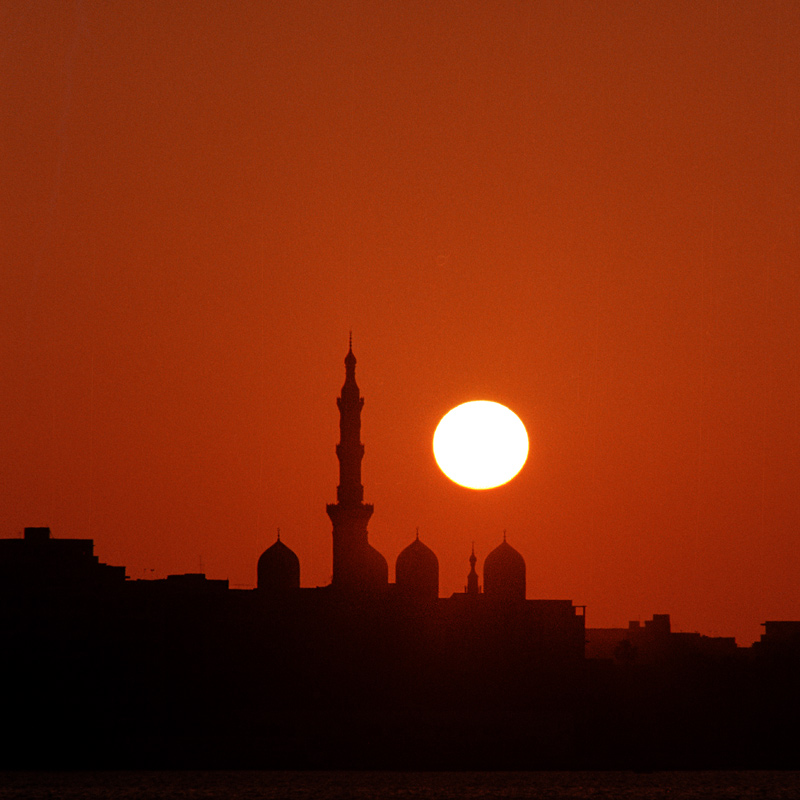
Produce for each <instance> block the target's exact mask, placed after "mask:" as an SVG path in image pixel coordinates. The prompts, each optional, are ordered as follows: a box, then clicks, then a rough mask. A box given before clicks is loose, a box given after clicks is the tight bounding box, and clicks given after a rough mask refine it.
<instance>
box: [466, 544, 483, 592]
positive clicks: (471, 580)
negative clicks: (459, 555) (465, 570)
mask: <svg viewBox="0 0 800 800" xmlns="http://www.w3.org/2000/svg"><path fill="white" fill-rule="evenodd" d="M477 562H478V559H477V558H475V542H473V543H472V555H470V557H469V575H467V594H480V592H481V587H480V586H479V585H478V573H477V572H475V564H476V563H477Z"/></svg>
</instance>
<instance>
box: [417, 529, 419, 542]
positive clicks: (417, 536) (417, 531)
mask: <svg viewBox="0 0 800 800" xmlns="http://www.w3.org/2000/svg"><path fill="white" fill-rule="evenodd" d="M417 541H419V525H417Z"/></svg>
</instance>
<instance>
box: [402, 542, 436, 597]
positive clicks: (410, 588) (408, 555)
mask: <svg viewBox="0 0 800 800" xmlns="http://www.w3.org/2000/svg"><path fill="white" fill-rule="evenodd" d="M394 574H395V583H396V584H397V590H398V592H400V593H401V594H403V595H404V596H406V597H418V598H425V599H428V600H435V599H436V598H437V597H438V596H439V559H438V558H436V553H434V552H433V550H431V549H430V547H428V546H427V545H424V544H423V543H422V542H421V541H420V540H419V536H417V538H416V539H415V540H414V541H413V542H411V544H410V545H409V546H408V547H406V548H405V550H403V551H402V552H401V553H400V555H399V556H397V563H396V564H395V569H394Z"/></svg>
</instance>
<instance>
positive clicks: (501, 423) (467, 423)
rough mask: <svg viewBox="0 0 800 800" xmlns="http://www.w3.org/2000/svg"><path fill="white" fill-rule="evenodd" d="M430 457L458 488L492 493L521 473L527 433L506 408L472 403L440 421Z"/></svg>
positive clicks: (495, 404)
mask: <svg viewBox="0 0 800 800" xmlns="http://www.w3.org/2000/svg"><path fill="white" fill-rule="evenodd" d="M433 455H434V457H435V458H436V463H437V464H438V465H439V467H440V469H441V470H442V472H444V474H445V475H447V477H448V478H450V480H451V481H453V482H454V483H457V484H459V486H466V487H467V488H468V489H493V488H494V487H495V486H501V485H502V484H504V483H508V481H510V480H511V479H512V478H513V477H514V476H515V475H516V474H517V473H518V472H519V471H520V470H521V469H522V467H523V465H524V464H525V461H526V459H527V458H528V433H527V431H526V430H525V426H524V425H523V424H522V420H521V419H520V418H519V417H518V416H517V415H516V414H515V413H514V412H513V411H512V410H511V409H510V408H506V407H505V406H503V405H500V403H493V402H491V401H490V400H473V401H472V402H469V403H462V404H461V405H460V406H456V407H455V408H453V409H451V410H450V411H448V412H447V413H446V414H445V415H444V416H443V417H442V419H441V421H440V422H439V424H438V426H437V427H436V432H435V433H434V434H433Z"/></svg>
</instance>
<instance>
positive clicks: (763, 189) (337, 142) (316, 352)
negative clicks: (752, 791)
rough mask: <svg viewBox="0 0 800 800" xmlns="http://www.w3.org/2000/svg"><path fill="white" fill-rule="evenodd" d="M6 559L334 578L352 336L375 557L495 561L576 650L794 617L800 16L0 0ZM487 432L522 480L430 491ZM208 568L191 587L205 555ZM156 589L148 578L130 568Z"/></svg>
mask: <svg viewBox="0 0 800 800" xmlns="http://www.w3.org/2000/svg"><path fill="white" fill-rule="evenodd" d="M0 31H2V39H1V40H0V65H1V66H2V73H1V76H0V108H2V109H3V111H2V117H1V119H2V125H1V126H0V137H1V138H0V148H1V149H0V180H1V181H2V187H3V198H4V199H3V202H2V209H1V210H0V226H1V227H0V248H1V249H0V263H1V264H2V282H0V292H2V306H1V307H2V323H0V331H1V332H2V336H0V400H1V401H2V404H1V405H0V536H5V537H8V536H14V535H18V534H19V532H20V531H21V529H22V527H23V526H24V525H50V526H51V527H52V528H53V532H54V535H56V536H60V537H91V538H94V539H95V542H96V547H95V551H96V553H97V554H98V555H99V557H100V559H101V560H102V561H105V562H107V563H112V564H124V565H126V566H127V567H128V574H129V575H131V576H132V577H144V576H153V575H155V576H163V575H166V574H168V573H174V572H193V571H198V570H200V569H201V568H202V569H203V570H204V571H206V572H207V573H208V575H209V576H210V577H215V578H229V579H230V581H231V584H232V585H237V586H238V585H242V586H252V585H253V584H254V581H255V564H256V559H257V557H258V554H259V553H260V552H261V550H262V549H263V548H264V547H265V546H266V545H268V544H269V543H271V542H272V541H273V540H274V535H275V534H274V532H275V529H276V527H278V526H280V528H281V530H282V532H283V536H282V538H283V540H284V541H285V542H286V543H287V544H288V545H289V546H291V547H292V548H293V549H294V550H295V551H296V552H297V553H298V555H299V556H300V559H301V564H302V573H301V580H302V583H303V584H304V585H318V584H324V583H327V582H328V580H329V578H330V571H331V546H330V523H329V520H328V518H327V516H326V514H325V504H326V503H327V502H333V501H335V499H336V482H337V463H336V458H335V453H334V445H335V442H336V439H337V434H338V417H337V409H336V405H335V397H336V396H337V394H338V393H339V390H340V388H341V384H342V382H343V379H344V367H343V363H342V360H343V358H344V355H345V352H346V350H347V334H348V330H349V329H350V328H352V329H353V336H354V349H355V352H356V355H357V357H358V372H357V376H358V381H359V385H360V387H361V391H362V394H363V395H364V397H365V398H366V403H365V407H364V412H363V417H362V422H363V428H362V434H363V441H364V443H365V445H366V456H365V459H364V464H363V476H364V485H365V500H366V501H367V502H373V503H374V504H375V514H374V516H373V518H372V521H371V523H370V537H371V541H372V543H373V544H374V545H375V546H376V547H377V548H378V549H379V550H380V551H381V552H383V553H384V555H385V556H386V557H387V559H388V560H389V563H390V579H393V565H394V560H395V558H396V556H397V554H398V552H399V551H400V550H401V549H402V548H403V547H404V546H405V545H406V544H408V543H409V542H410V541H411V540H412V538H413V536H414V529H415V527H416V526H419V528H420V536H421V538H422V539H423V541H425V542H426V543H427V544H428V545H429V546H431V547H432V548H433V549H434V550H435V551H436V553H437V554H438V556H439V560H440V564H441V573H442V574H441V586H442V592H443V594H449V593H450V592H453V591H456V590H462V589H463V585H464V583H465V579H466V574H467V571H468V568H469V564H468V562H467V557H468V555H469V549H470V543H471V542H472V541H473V540H474V541H475V548H476V552H477V554H478V556H479V564H478V566H479V571H480V566H481V564H482V561H483V557H484V556H485V555H486V553H487V552H488V551H489V550H490V549H491V548H492V547H494V546H495V545H496V544H497V543H499V541H500V540H501V538H502V531H503V529H504V528H506V529H507V530H508V539H509V542H510V543H512V544H513V545H514V546H515V547H516V548H517V549H518V550H520V552H521V553H522V554H523V555H524V556H525V559H526V561H527V565H528V596H529V597H537V598H570V599H572V600H574V601H575V602H576V603H580V604H586V605H587V606H588V611H587V624H588V625H590V626H598V625H605V626H610V625H620V624H627V621H628V620H629V619H637V618H641V619H644V618H645V617H649V616H651V615H652V614H653V613H654V612H655V613H662V612H666V613H671V614H672V617H673V625H674V627H676V628H679V629H681V630H700V631H701V632H703V633H708V634H717V635H736V636H737V638H738V640H739V642H740V643H744V644H747V643H749V642H750V641H752V640H753V639H754V638H757V637H758V635H759V632H760V628H759V623H761V622H763V621H764V620H766V619H798V618H800V581H798V575H800V547H798V529H799V528H800V499H798V486H800V405H798V397H799V396H800V363H798V362H799V358H798V345H799V344H800V336H799V335H798V334H799V333H800V331H799V329H798V328H799V323H798V309H800V271H799V270H800V260H799V259H798V255H799V254H800V253H799V251H800V246H799V242H798V227H799V226H798V218H799V217H800V214H799V213H798V212H800V190H799V189H798V186H800V182H799V181H798V178H799V177H800V175H799V174H798V173H799V172H800V170H799V169H798V168H799V167H800V148H799V147H798V142H800V116H798V108H800V3H798V2H789V1H788V0H784V2H759V3H753V2H749V1H748V2H738V3H737V2H709V3H702V2H696V0H692V1H691V2H683V3H682V2H665V3H642V2H638V0H633V1H632V2H602V3H601V2H598V3H589V2H567V1H566V0H559V1H558V2H546V1H544V0H543V1H542V2H531V3H525V2H499V3H484V2H471V3H462V4H451V3H435V2H434V3H430V2H404V3H383V2H346V3H316V2H309V3H302V2H296V1H295V0H292V2H274V3H264V2H261V1H260V0H259V1H258V2H256V1H255V0H253V1H252V2H249V1H247V0H238V1H237V2H236V3H221V2H202V3H190V4H185V3H158V2H137V3H122V4H120V3H101V2H97V0H85V1H84V2H75V3H59V2H53V3H45V4H38V3H37V4H35V3H30V2H27V0H11V1H9V2H5V3H3V5H2V7H0ZM478 398H482V399H491V400H497V401H499V402H502V403H504V404H506V405H508V406H510V407H511V408H512V409H514V410H515V411H516V412H517V413H518V414H519V415H520V417H521V418H522V419H523V421H524V422H525V424H526V426H527V427H528V431H529V433H530V436H531V444H532V454H531V458H530V459H529V462H528V464H527V466H526V467H525V468H524V469H523V471H522V472H521V473H520V475H519V476H518V477H517V478H516V479H515V480H514V481H513V482H512V483H510V484H508V485H507V486H505V487H502V488H500V489H496V490H492V491H488V492H481V493H476V492H471V491H469V490H466V489H463V488H460V487H458V486H456V485H454V484H451V483H450V482H449V481H448V480H447V479H446V478H445V477H444V476H443V475H442V474H441V473H440V472H439V470H438V468H437V467H436V465H435V463H434V461H433V456H432V451H431V438H432V435H433V431H434V428H435V426H436V423H437V422H438V420H439V418H440V417H441V416H442V415H443V414H444V413H445V412H446V411H447V410H448V409H450V408H451V407H452V406H454V405H456V404H457V403H460V402H462V401H465V400H471V399H478ZM201 565H202V567H201ZM151 570H153V572H151Z"/></svg>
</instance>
